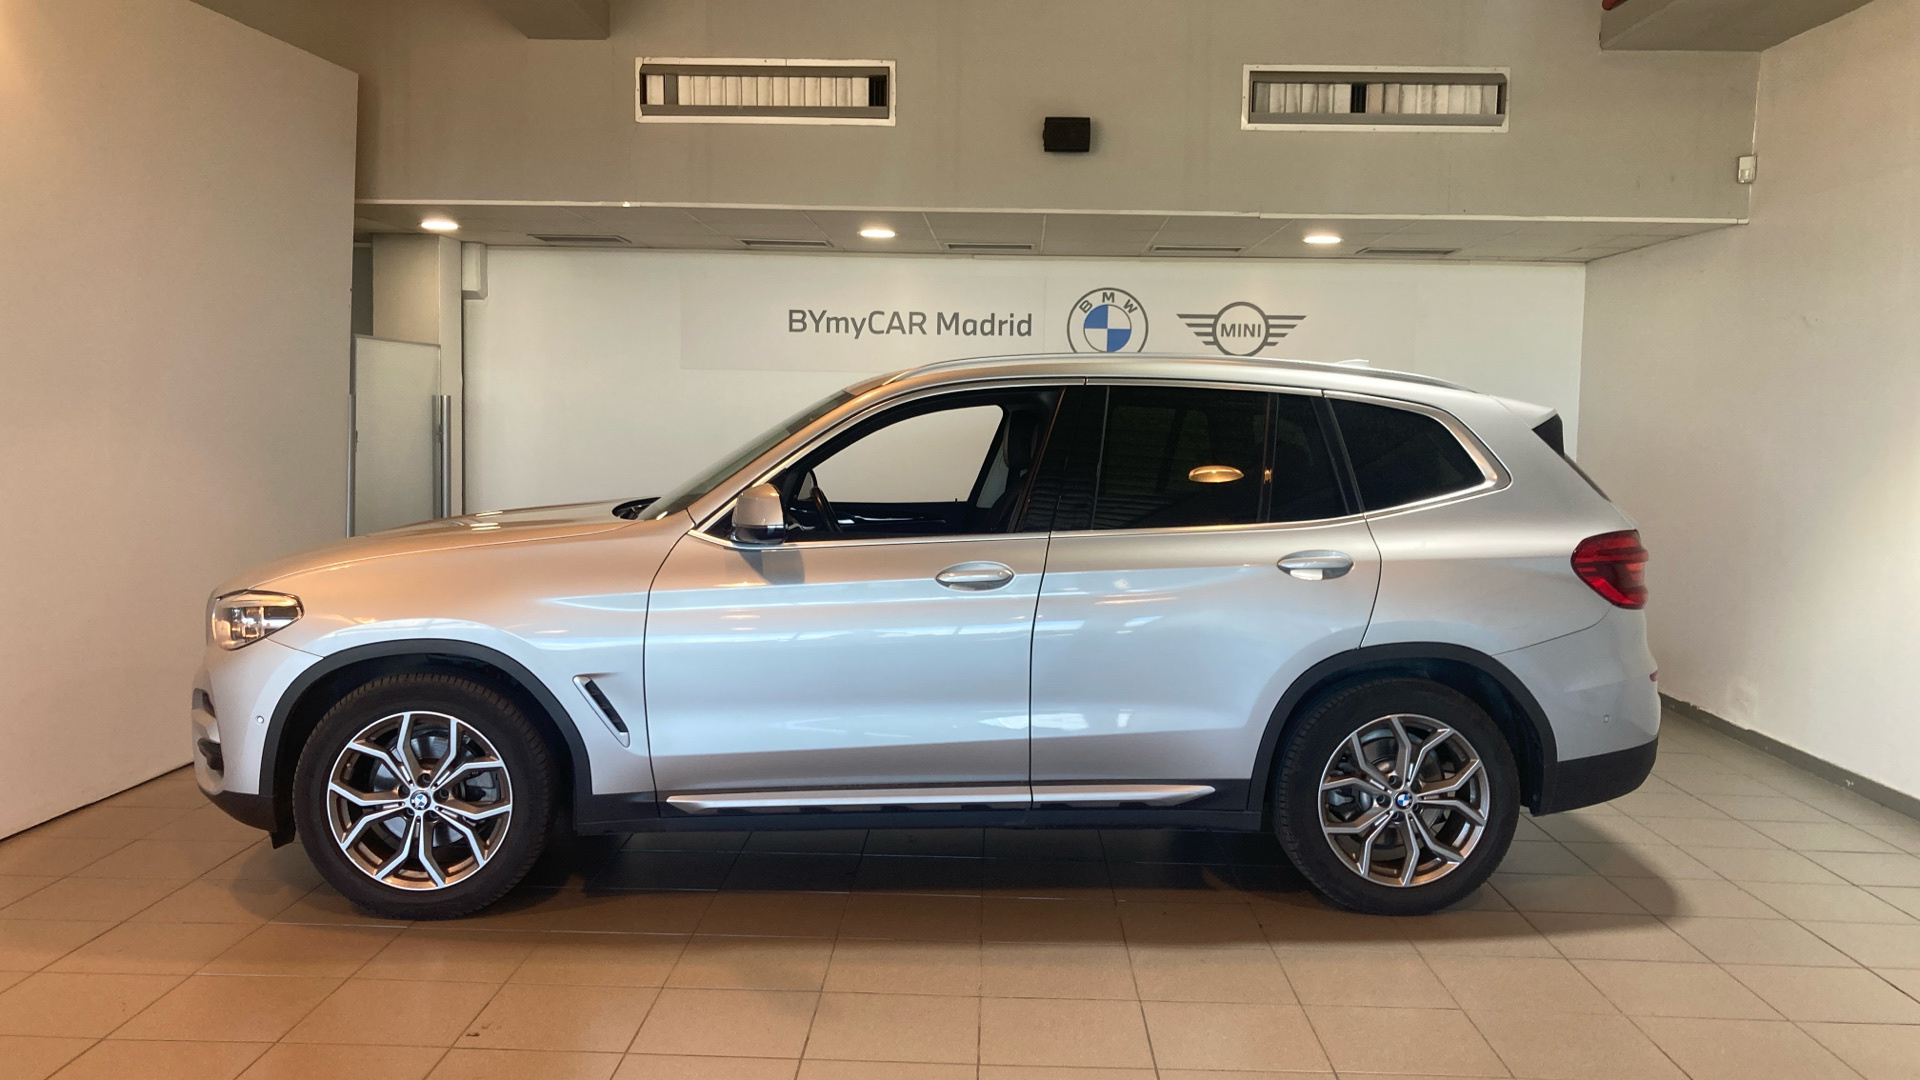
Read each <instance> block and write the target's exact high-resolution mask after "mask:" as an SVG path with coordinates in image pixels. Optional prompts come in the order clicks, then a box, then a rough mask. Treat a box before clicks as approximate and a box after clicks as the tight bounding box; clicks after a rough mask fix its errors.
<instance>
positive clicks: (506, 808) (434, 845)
mask: <svg viewBox="0 0 1920 1080" xmlns="http://www.w3.org/2000/svg"><path fill="white" fill-rule="evenodd" d="M327 820H328V823H329V824H330V825H331V827H332V831H333V840H334V843H335V844H337V845H339V848H340V850H341V852H343V853H344V854H345V855H346V856H347V860H348V861H349V862H351V863H353V865H354V866H356V867H358V868H359V869H360V871H361V872H362V873H364V874H366V875H367V876H368V877H370V878H372V879H374V880H375V881H378V882H380V883H381V884H383V885H389V886H392V887H394V888H397V889H408V890H413V891H431V890H435V889H444V888H447V887H448V886H451V885H454V884H457V883H459V882H460V881H462V880H464V879H466V878H467V877H470V876H471V875H473V874H474V873H476V872H478V871H479V870H480V869H481V868H482V867H484V866H486V864H487V861H488V860H489V859H491V858H492V857H493V855H494V853H495V852H496V851H498V850H499V849H500V844H501V842H502V841H503V840H505V839H506V835H507V830H508V829H509V828H510V827H511V826H512V824H513V785H512V781H511V779H510V778H509V776H508V774H507V765H506V762H505V761H504V760H502V759H501V757H500V754H499V752H498V751H496V750H495V749H494V747H493V744H492V743H491V742H488V741H487V738H486V736H485V735H482V734H481V733H480V732H479V730H478V729H476V728H475V727H474V726H473V725H472V724H469V723H466V722H464V721H462V720H460V719H459V718H458V717H454V716H449V715H447V714H445V713H437V712H425V711H414V712H400V713H393V714H391V715H388V716H383V717H381V718H380V719H378V720H375V721H374V722H373V723H371V724H368V725H367V726H365V727H364V728H362V729H361V730H360V732H359V733H358V734H356V735H355V736H354V737H353V738H352V739H349V740H348V741H347V745H346V746H345V747H344V748H342V749H341V751H340V753H339V755H338V756H337V757H336V758H335V759H334V762H333V768H332V770H331V771H330V772H329V773H328V776H327Z"/></svg>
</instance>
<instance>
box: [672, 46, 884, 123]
mask: <svg viewBox="0 0 1920 1080" xmlns="http://www.w3.org/2000/svg"><path fill="white" fill-rule="evenodd" d="M893 85H894V80H893V61H891V60H686V59H667V58H659V57H644V56H643V57H641V58H640V59H638V60H636V61H634V119H636V120H638V121H640V122H641V123H681V124H885V125H891V124H892V123H893Z"/></svg>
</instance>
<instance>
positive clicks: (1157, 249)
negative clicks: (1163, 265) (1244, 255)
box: [1153, 244, 1241, 255]
mask: <svg viewBox="0 0 1920 1080" xmlns="http://www.w3.org/2000/svg"><path fill="white" fill-rule="evenodd" d="M1240 251H1241V249H1240V248H1238V247H1235V246H1233V245H1231V244H1155V245H1153V253H1154V254H1155V255H1238V254H1240Z"/></svg>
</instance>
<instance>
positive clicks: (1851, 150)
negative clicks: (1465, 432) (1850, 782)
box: [1581, 0, 1920, 795]
mask: <svg viewBox="0 0 1920 1080" xmlns="http://www.w3.org/2000/svg"><path fill="white" fill-rule="evenodd" d="M1916 70H1920V0H1876V2H1875V3H1873V4H1870V5H1868V6H1867V7H1864V8H1861V9H1860V10H1858V11H1855V12H1853V13H1852V14H1849V15H1846V16H1844V17H1842V18H1841V19H1839V20H1837V21H1835V22H1833V23H1830V24H1828V25H1826V26H1823V27H1819V28H1817V29H1814V30H1811V31H1809V32H1807V33H1806V34H1803V35H1801V36H1800V37H1797V38H1795V39H1793V40H1791V41H1788V42H1786V43H1785V44H1783V45H1780V46H1777V47H1775V48H1773V49H1771V50H1769V51H1768V52H1766V53H1765V54H1764V55H1763V57H1762V64H1761V73H1762V74H1761V97H1760V114H1759V131H1758V136H1759V153H1760V178H1759V183H1758V184H1757V185H1756V186H1755V189H1754V209H1753V223H1752V224H1751V225H1748V226H1745V227H1744V228H1738V229H1729V230H1726V231H1723V232H1718V233H1712V234H1707V235H1703V236H1699V237H1694V238H1691V239H1687V240H1680V241H1675V242H1672V243H1668V244H1663V245H1661V246H1659V247H1655V248H1650V249H1647V250H1645V251H1643V252H1637V253H1633V254H1628V255H1620V256H1615V257H1613V258H1610V259H1605V260H1603V261H1601V262H1598V263H1594V264H1592V266H1591V267H1590V269H1589V271H1588V278H1587V319H1586V326H1587V330H1586V347H1585V368H1584V379H1583V383H1582V393H1581V397H1582V405H1583V408H1584V415H1583V419H1584V421H1585V431H1586V434H1585V437H1584V441H1583V450H1582V453H1581V461H1582V463H1583V464H1585V465H1586V466H1587V468H1588V469H1589V470H1590V471H1591V472H1592V473H1593V474H1594V477H1595V478H1596V479H1597V480H1598V481H1599V482H1600V483H1601V484H1602V485H1603V486H1605V487H1606V488H1607V489H1608V490H1609V492H1611V493H1612V494H1613V495H1614V497H1615V498H1616V499H1617V500H1618V501H1619V502H1620V503H1621V504H1622V505H1623V506H1624V507H1625V508H1626V509H1627V510H1628V512H1629V513H1632V514H1634V515H1635V516H1636V517H1637V518H1638V519H1639V521H1640V522H1641V524H1642V526H1643V529H1644V532H1645V533H1646V536H1647V538H1648V540H1649V542H1650V546H1651V548H1652V551H1653V563H1652V566H1651V569H1650V573H1651V575H1652V586H1653V602H1652V604H1651V606H1650V609H1649V610H1650V624H1651V626H1652V632H1653V639H1654V653H1655V655H1656V656H1657V657H1658V658H1659V661H1660V683H1661V688H1662V689H1663V690H1665V691H1667V692H1669V693H1671V694H1673V695H1675V696H1676V697H1679V698H1681V699H1684V700H1687V701H1691V702H1694V703H1695V704H1698V705H1700V706H1701V707H1702V708H1705V709H1707V710H1708V711H1710V712H1713V713H1716V714H1718V715H1720V716H1723V717H1725V718H1727V719H1728V720H1731V721H1733V722H1735V723H1737V724H1741V725H1744V726H1748V727H1751V728H1754V729H1757V730H1759V731H1761V732H1763V733H1765V734H1767V735H1769V736H1772V737H1773V738H1775V739H1778V740H1781V741H1782V742H1785V743H1788V744H1790V745H1792V746H1794V747H1797V748H1799V749H1801V750H1804V751H1806V752H1808V753H1811V754H1814V755H1817V756H1819V757H1821V758H1824V759H1826V760H1829V761H1832V762H1834V763H1836V764H1839V765H1841V766H1843V767H1845V768H1847V769H1850V770H1853V771H1854V772H1856V773H1860V774H1862V775H1865V776H1867V777H1869V778H1871V779H1874V780H1877V781H1879V782H1881V783H1883V784H1886V785H1888V786H1890V787H1893V788H1895V789H1898V790H1900V791H1903V792H1906V793H1908V794H1916V795H1920V779H1917V778H1920V738H1916V731H1920V728H1916V723H1915V716H1914V709H1913V704H1912V697H1913V695H1912V691H1911V688H1910V687H1908V686H1907V685H1906V682H1905V680H1906V678H1907V677H1909V675H1910V674H1911V673H1912V672H1913V671H1915V670H1916V669H1920V424H1917V423H1916V422H1915V421H1916V415H1920V80H1916V79H1915V78H1914V72H1915V71H1916Z"/></svg>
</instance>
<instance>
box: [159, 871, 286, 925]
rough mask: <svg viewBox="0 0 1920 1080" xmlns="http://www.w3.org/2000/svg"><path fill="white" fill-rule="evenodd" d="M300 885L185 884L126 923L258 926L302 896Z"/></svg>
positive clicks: (247, 881)
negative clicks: (238, 924) (237, 924)
mask: <svg viewBox="0 0 1920 1080" xmlns="http://www.w3.org/2000/svg"><path fill="white" fill-rule="evenodd" d="M307 892H308V887H307V886H306V885H304V884H301V885H289V884H286V883H284V882H279V881H272V880H268V879H265V878H234V879H231V880H216V879H213V878H204V877H203V878H200V879H198V880H195V881H189V882H187V883H186V884H185V885H182V886H180V887H179V888H178V889H175V890H174V891H173V892H170V893H168V894H167V895H166V896H164V897H162V898H160V899H159V900H157V901H155V902H154V903H153V904H151V905H149V906H148V907H146V908H144V909H143V910H141V911H140V912H139V913H138V914H136V915H134V916H133V917H132V919H131V920H130V921H132V922H137V923H147V922H174V923H240V924H249V923H252V924H258V923H263V922H266V921H267V920H268V919H271V918H273V917H274V916H276V915H278V914H280V913H281V912H283V911H285V910H287V908H289V907H291V906H292V905H293V903H294V902H295V901H297V900H299V899H300V898H301V897H302V896H304V895H306V893H307Z"/></svg>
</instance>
